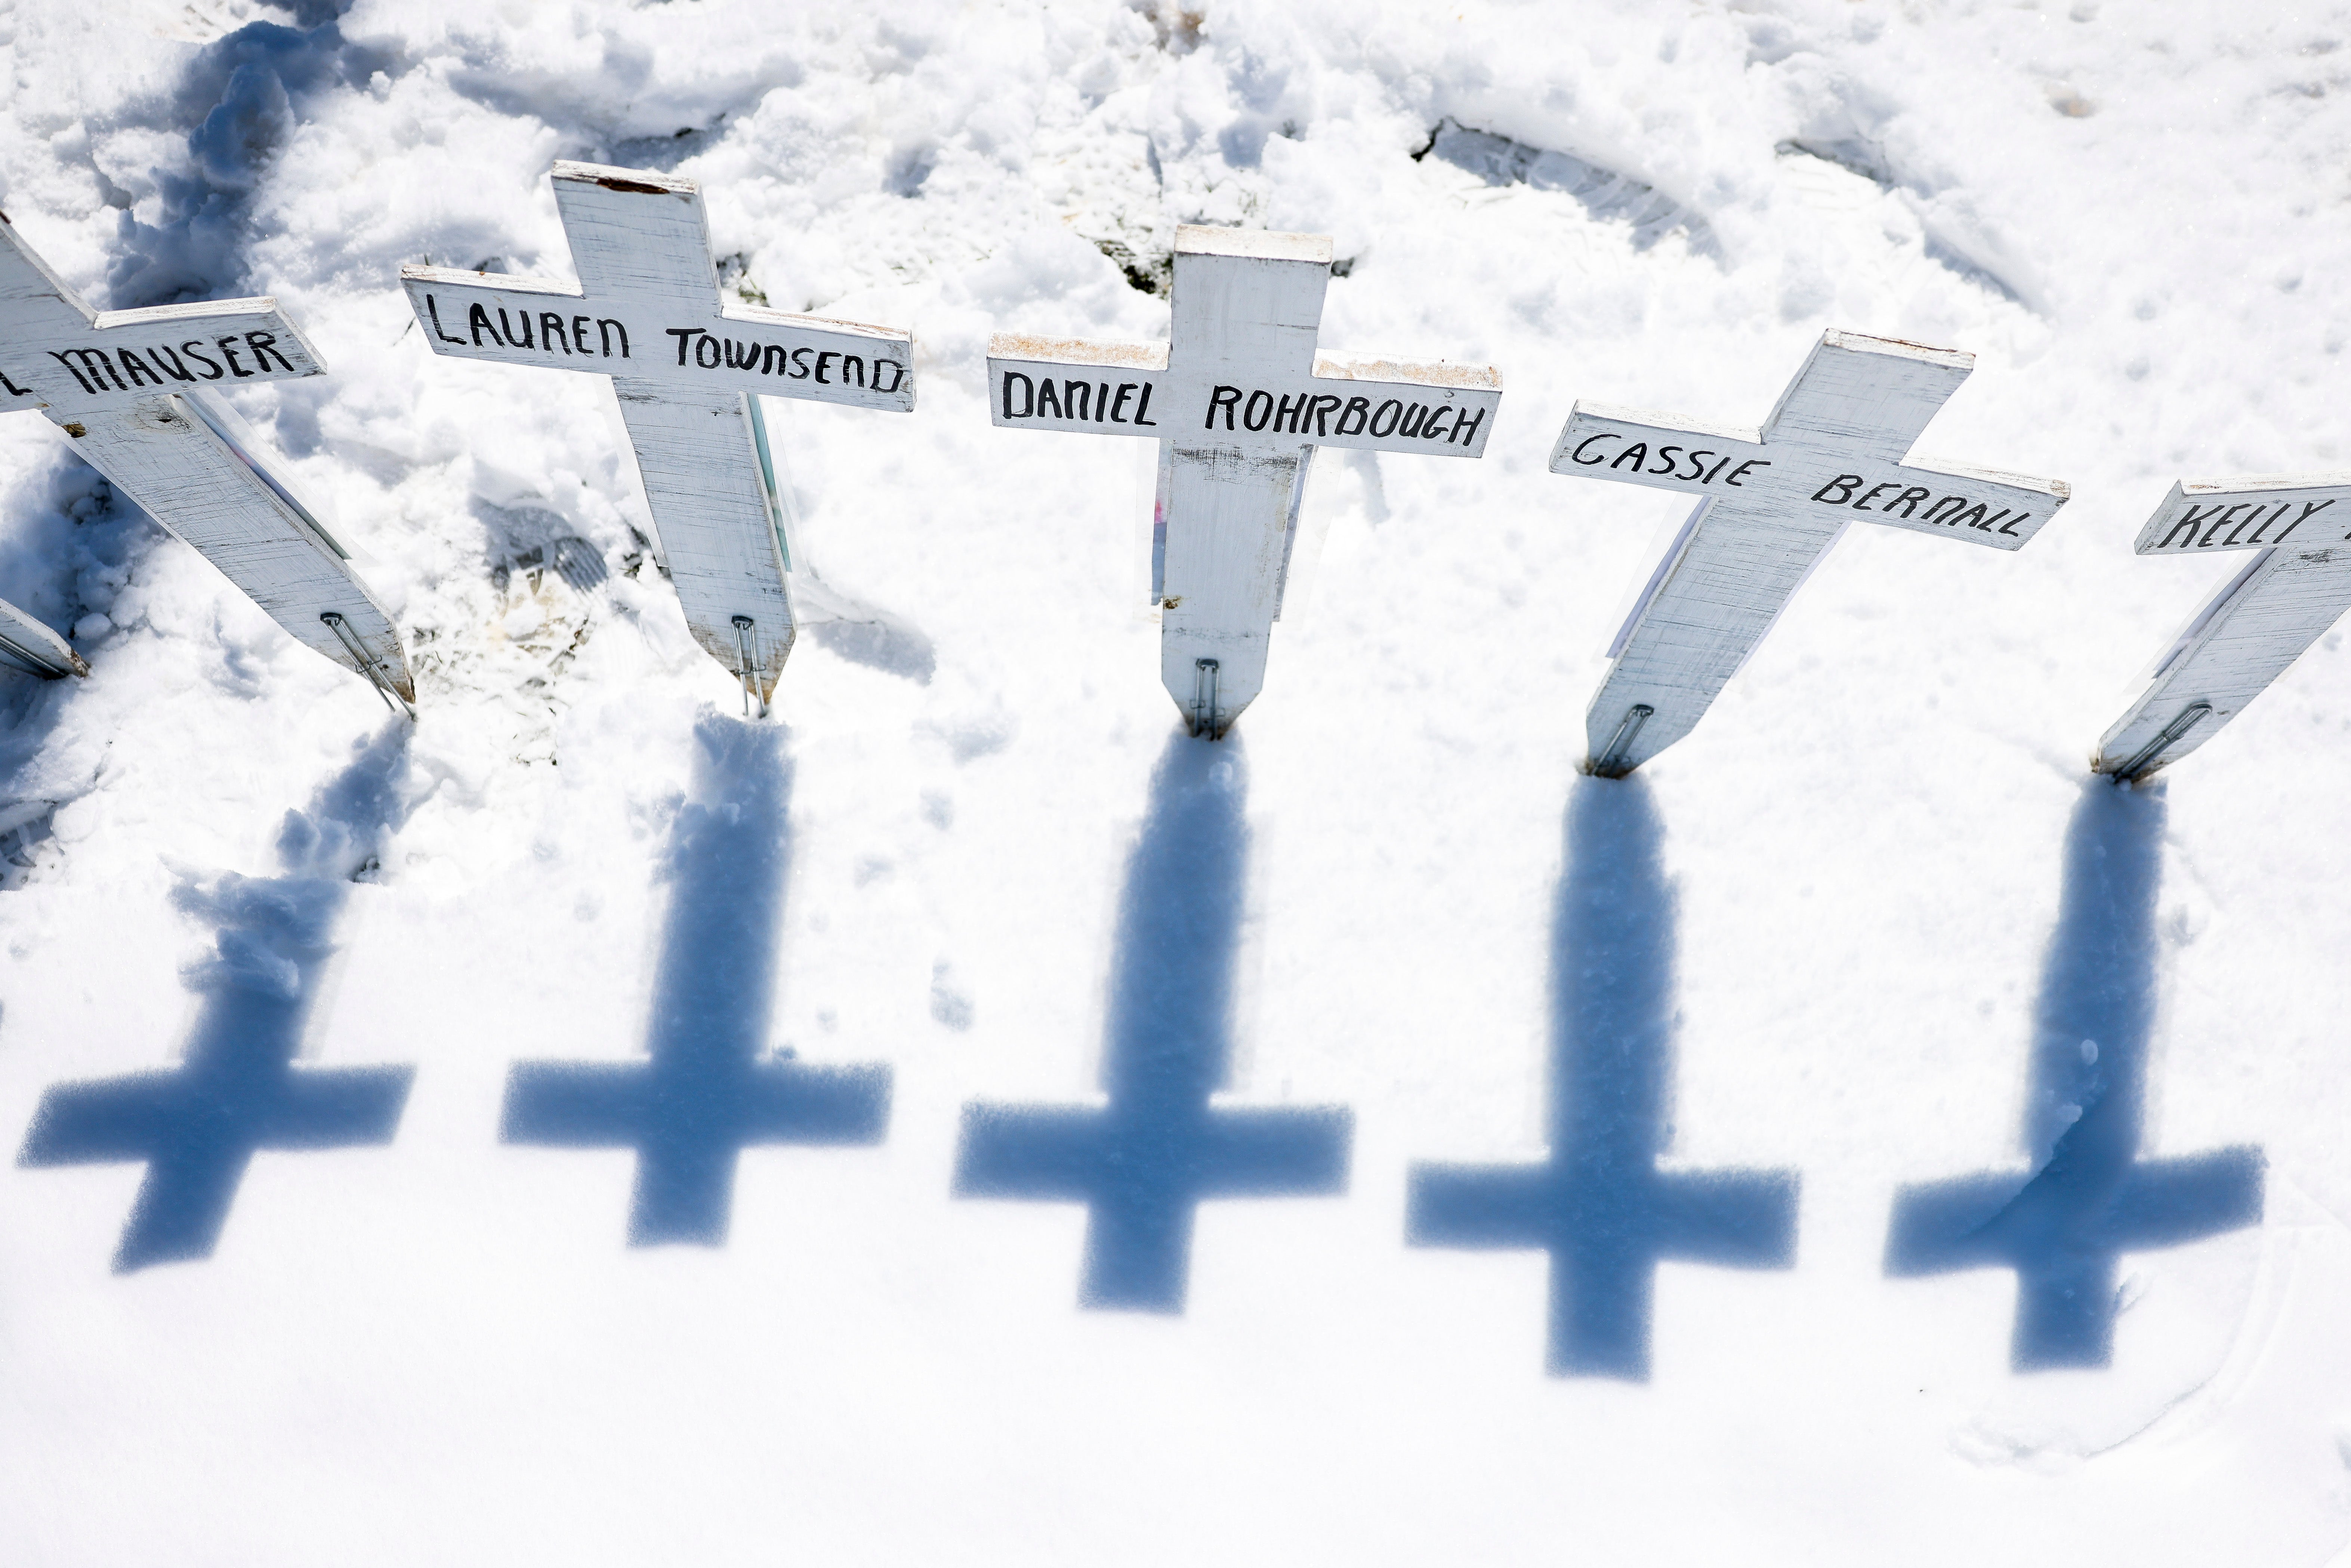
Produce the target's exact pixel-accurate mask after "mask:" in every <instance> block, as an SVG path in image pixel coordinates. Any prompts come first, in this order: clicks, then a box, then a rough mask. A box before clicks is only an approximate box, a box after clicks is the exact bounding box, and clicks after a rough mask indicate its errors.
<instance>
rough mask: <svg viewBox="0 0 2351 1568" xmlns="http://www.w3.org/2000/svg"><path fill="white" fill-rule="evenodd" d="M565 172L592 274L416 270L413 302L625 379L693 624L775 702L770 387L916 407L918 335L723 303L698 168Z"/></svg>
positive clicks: (640, 460)
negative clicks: (763, 409)
mask: <svg viewBox="0 0 2351 1568" xmlns="http://www.w3.org/2000/svg"><path fill="white" fill-rule="evenodd" d="M552 178H553V181H554V185H555V205H556V210H557V212H558V213H559V214H560V215H561V217H562V220H563V232H564V235H565V236H566V237H567V238H568V239H569V242H570V246H571V260H572V265H573V267H575V268H576V269H577V271H578V272H579V274H580V283H579V285H578V286H577V287H575V286H573V285H570V284H567V283H557V282H554V281H551V280H549V279H547V278H538V277H507V276H504V275H495V274H489V273H480V272H456V271H451V270H449V269H447V268H444V267H402V268H401V269H400V277H401V282H402V285H403V286H404V287H406V288H407V290H408V301H409V304H410V305H411V306H413V308H415V311H416V319H417V322H418V324H419V325H420V326H421V327H422V328H423V330H424V337H425V341H426V342H428V343H430V344H431V345H432V347H433V351H434V353H437V354H447V355H450V356H452V357H453V358H456V359H466V360H490V361H496V362H497V363H499V364H507V365H535V366H539V367H542V368H548V369H554V370H566V371H587V372H589V373H590V374H595V375H604V376H610V377H611V379H612V392H613V393H614V395H615V396H616V397H617V398H618V399H619V400H620V405H621V420H622V423H623V424H625V425H626V426H627V427H628V431H629V444H630V445H631V446H632V447H633V448H634V449H635V451H636V457H637V473H638V475H639V476H640V477H641V478H642V479H643V482H644V488H645V504H646V506H647V507H650V508H651V509H652V512H653V528H654V530H655V531H656V532H657V533H658V534H659V535H660V538H661V542H662V546H663V553H664V556H665V557H666V558H667V560H668V563H669V572H670V579H671V580H672V581H673V582H674V584H675V585H676V588H677V598H678V602H679V604H680V605H681V606H683V607H684V611H685V620H686V625H687V626H688V628H690V629H691V630H692V632H693V633H694V640H695V642H696V643H700V644H701V645H702V648H703V651H704V652H705V653H708V654H709V655H710V656H711V657H712V658H714V659H716V660H717V661H718V663H719V664H722V665H724V666H725V667H726V669H727V670H729V671H731V672H733V673H734V674H735V676H736V678H737V680H739V681H741V682H742V683H743V684H744V687H745V690H746V693H747V695H751V694H755V695H757V696H758V699H759V702H760V704H761V706H763V707H764V706H765V705H766V703H767V702H768V698H769V697H770V696H771V695H774V691H775V684H776V681H777V678H778V676H780V675H781V674H783V668H784V661H785V659H786V658H787V657H789V655H790V653H791V649H792V639H793V635H794V622H793V618H792V605H791V595H790V591H789V588H788V587H787V584H786V579H785V573H786V572H788V571H789V570H791V550H790V545H789V540H788V539H787V538H786V535H785V529H784V515H783V510H782V507H781V506H780V504H779V502H778V497H777V495H776V486H775V479H774V475H773V470H772V467H771V465H770V464H769V463H768V459H767V456H766V451H767V446H766V442H767V434H766V427H765V424H764V423H763V422H762V420H761V418H760V414H759V404H758V395H757V394H759V393H765V394H767V395H768V396H770V397H796V398H809V399H812V400H814V401H816V402H837V403H847V404H849V405H851V406H852V407H856V408H879V409H893V410H896V411H897V412H899V413H907V412H910V411H911V410H912V409H913V408H914V340H913V338H912V337H911V336H910V335H909V334H907V333H905V332H901V331H896V330H893V329H889V328H885V327H866V326H861V325H859V324H857V323H855V322H852V321H833V320H828V319H824V318H822V317H817V316H798V315H793V314H791V313H790V312H789V311H783V310H769V309H767V308H764V307H759V306H752V305H739V304H735V303H731V302H723V301H722V300H721V298H720V297H719V293H718V274H717V270H716V267H713V266H712V265H711V260H710V225H709V222H708V220H707V219H706V218H705V215H704V213H703V206H702V192H701V187H699V186H698V185H696V184H695V183H694V182H693V181H691V180H677V179H672V178H671V177H670V176H668V175H666V174H659V173H654V172H651V171H648V170H643V169H608V168H604V167H601V166H600V165H598V164H593V163H573V162H559V163H558V164H556V165H555V171H554V174H553V176H552Z"/></svg>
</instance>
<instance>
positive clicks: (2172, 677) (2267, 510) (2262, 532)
mask: <svg viewBox="0 0 2351 1568" xmlns="http://www.w3.org/2000/svg"><path fill="white" fill-rule="evenodd" d="M2338 503H2344V504H2343V505H2341V506H2340V507H2339V508H2338V506H2337V504H2338ZM2337 528H2341V529H2343V530H2344V531H2343V532H2341V533H2337V532H2335V529H2337ZM2346 541H2351V474H2301V475H2274V476H2265V477H2260V478H2249V479H2183V480H2181V481H2180V482H2179V483H2178V484H2176V485H2174V486H2172V487H2171V494H2170V495H2168V496H2167V497H2164V499H2163V505H2162V506H2160V507H2157V508H2156V512H2155V516H2154V517H2150V518H2148V519H2147V527H2145V528H2141V529H2140V530H2139V533H2138V540H2137V543H2136V544H2135V545H2133V546H2132V549H2135V550H2136V551H2137V553H2138V554H2140V555H2203V554H2206V553H2210V552H2224V551H2228V550H2254V551H2258V552H2259V553H2258V554H2256V555H2255V556H2254V557H2253V559H2252V560H2250V561H2247V562H2246V563H2245V566H2244V570H2241V571H2240V572H2238V573H2237V574H2236V575H2235V576H2234V577H2232V578H2231V579H2230V580H2228V582H2226V583H2224V584H2223V585H2222V586H2221V588H2220V591H2219V592H2217V593H2215V594H2213V595H2212V597H2211V598H2210V599H2208V600H2206V601H2204V603H2203V606H2202V607H2201V608H2200V609H2199V610H2198V611H2197V612H2196V613H2195V614H2194V615H2193V616H2192V617H2190V618H2189V622H2188V624H2187V626H2186V627H2185V628H2183V629H2182V630H2181V632H2179V635H2178V636H2176V637H2174V638H2173V639H2172V640H2171V643H2170V644H2169V645H2168V647H2166V648H2165V649H2164V651H2163V653H2162V654H2161V655H2160V656H2159V657H2158V659H2157V660H2156V662H2155V666H2154V669H2153V670H2152V672H2151V673H2150V674H2148V676H2147V685H2146V686H2145V688H2144V689H2142V690H2141V691H2140V693H2139V695H2138V697H2137V700H2136V701H2135V702H2133V703H2132V704H2131V706H2130V708H2129V710H2128V711H2127V712H2126V713H2125V714H2124V715H2123V716H2122V717H2121V718H2119V719H2117V720H2116V721H2115V724H2114V727H2112V728H2110V729H2108V730H2107V731H2106V733H2105V735H2104V736H2103V737H2100V738H2099V741H2098V755H2097V759H2096V761H2095V763H2094V764H2093V765H2092V766H2093V767H2095V768H2096V770H2097V771H2099V772H2101V773H2112V774H2116V775H2117V776H2119V777H2121V778H2125V779H2140V778H2144V777H2146V776H2147V774H2149V773H2152V772H2154V771H2155V770H2156V769H2157V768H2161V767H2163V766H2164V765H2165V764H2166V763H2170V762H2177V761H2179V759H2180V758H2183V757H2185V756H2187V755H2188V754H2189V752H2191V751H2193V750H2195V749H2196V748H2197V747H2199V746H2201V745H2203V744H2204V743H2205V742H2206V741H2208V740H2210V739H2211V738H2212V737H2214V736H2216V735H2218V734H2220V727H2221V726H2222V725H2225V724H2227V723H2228V722H2229V721H2230V720H2231V719H2232V718H2234V717H2236V716H2237V715H2238V714H2239V713H2240V712H2241V711H2242V710H2243V708H2244V706H2245V705H2246V704H2247V703H2249V702H2252V700H2253V699H2254V698H2255V697H2257V696H2259V695H2262V693H2263V692H2264V691H2267V690H2268V689H2269V686H2270V683H2272V682H2273V681H2274V680H2276V679H2277V678H2278V677H2279V676H2280V675H2282V674H2285V671H2286V666H2287V665H2289V664H2293V663H2294V660H2296V659H2297V658H2300V657H2301V656H2302V653H2303V650H2304V649H2306V648H2308V647H2309V646H2310V645H2311V644H2312V643H2315V642H2317V641H2318V639H2319V638H2320V637H2322V636H2323V635H2325V632H2326V629H2327V628H2328V627H2330V626H2332V625H2334V624H2335V622H2336V621H2337V620H2338V619H2340V618H2341V616H2342V614H2343V612H2344V611H2345V610H2346V609H2351V549H2345V544H2346Z"/></svg>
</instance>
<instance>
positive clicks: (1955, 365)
mask: <svg viewBox="0 0 2351 1568" xmlns="http://www.w3.org/2000/svg"><path fill="white" fill-rule="evenodd" d="M1974 362H1975V360H1974V357H1973V356H1972V355H1970V354H1962V353H1955V352H1951V351H1949V350H1942V349H1926V348H1920V347H1919V346H1918V345H1917V344H1915V343H1900V342H1895V341H1892V340H1887V339H1883V338H1865V337H1860V336H1857V335H1855V334H1854V333H1851V332H1830V333H1826V334H1824V335H1823V337H1822V339H1821V340H1820V342H1819V344H1818V345H1817V346H1815V347H1814V348H1813V352H1812V356H1811V357H1810V358H1809V359H1807V360H1806V361H1804V365H1803V368H1802V370H1800V371H1797V372H1796V379H1795V380H1794V381H1792V382H1790V383H1789V385H1788V390H1787V391H1786V392H1782V394H1781V396H1780V405H1779V407H1777V408H1775V409H1773V410H1772V411H1771V418H1770V419H1768V420H1766V421H1764V423H1763V427H1762V429H1761V430H1738V429H1731V428H1729V427H1724V426H1713V425H1703V424H1696V423H1688V422H1687V421H1683V420H1680V419H1677V418H1676V417H1674V416H1672V415H1668V414H1659V413H1648V412H1646V411H1644V410H1638V409H1621V408H1604V407H1601V406H1598V405H1595V404H1589V403H1583V402H1579V403H1577V404H1576V405H1575V408H1574V410H1573V412H1572V413H1570V414H1569V415H1568V420H1567V425H1566V428H1565V429H1563V430H1562V431H1561V433H1560V437H1559V444H1558V445H1557V446H1556V447H1554V448H1553V449H1552V459H1551V467H1552V473H1554V474H1582V475H1585V476H1590V477H1593V478H1600V479H1618V480H1624V481H1626V482H1628V483H1632V484H1637V485H1648V486H1656V487H1657V488H1659V489H1666V490H1682V491H1686V492H1687V493H1689V494H1692V495H1696V496H1699V497H1704V499H1702V500H1701V501H1700V502H1699V504H1698V509H1697V510H1695V511H1693V512H1692V513H1691V514H1690V516H1689V520H1688V521H1687V522H1686V523H1684V524H1683V525H1682V530H1681V534H1680V536H1679V537H1678V538H1676V539H1675V541H1674V543H1673V547H1672V548H1671V549H1669V550H1667V554H1666V558H1665V559H1664V561H1663V562H1661V563H1660V564H1659V566H1658V568H1657V570H1656V574H1655V575H1654V576H1652V577H1651V578H1650V580H1649V582H1648V585H1647V586H1646V589H1644V591H1642V594H1641V597H1640V600H1639V601H1638V602H1637V603H1636V604H1635V606H1634V610H1633V613H1632V615H1631V616H1630V617H1629V618H1628V619H1627V620H1626V621H1625V625H1624V627H1623V628H1622V629H1621V630H1619V631H1618V632H1617V633H1616V639H1615V642H1614V644H1613V645H1612V646H1611V647H1610V648H1609V650H1608V653H1609V657H1610V658H1611V659H1612V660H1613V661H1614V663H1613V664H1611V665H1610V667H1609V671H1608V676H1607V678H1606V680H1604V681H1603V682H1602V683H1601V686H1600V690H1599V691H1598V692H1597V693H1596V694H1594V695H1593V699H1592V706H1590V707H1589V708H1588V709H1587V710H1586V711H1585V714H1584V736H1585V739H1586V742H1587V744H1588V745H1589V746H1590V747H1591V753H1590V755H1591V758H1592V770H1593V772H1594V773H1598V774H1600V775H1602V776H1604V777H1606V778H1612V779H1613V778H1618V777H1621V776H1623V775H1624V774H1626V773H1629V772H1631V771H1632V770H1633V769H1634V768H1637V767H1639V766H1640V765H1641V764H1642V763H1644V762H1646V761H1647V760H1648V759H1649V758H1652V757H1655V756H1656V754H1657V753H1658V752H1660V751H1663V750H1664V749H1665V748H1666V747H1668V746H1671V745H1672V744H1673V743H1674V742H1675V741H1677V740H1679V739H1680V738H1681V737H1683V736H1685V735H1687V734H1688V733H1689V732H1690V730H1691V729H1692V728H1694V727H1696V726H1697V724H1698V720H1699V719H1700V718H1702V717H1704V716H1705V714H1706V710H1707V708H1708V706H1711V705H1712V704H1713V702H1714V699H1715V698H1716V697H1717V696H1718V695H1720V693H1721V691H1722V688H1723V686H1724V685H1727V684H1728V683H1729V680H1730V677H1731V676H1732V675H1734V674H1737V673H1738V671H1739V667H1740V665H1741V664H1745V663H1746V662H1747V657H1748V655H1749V654H1750V653H1752V652H1753V651H1754V649H1755V645H1756V644H1757V643H1761V641H1762V640H1763V636H1764V633H1766V632H1769V631H1770V630H1771V623H1772V622H1774V621H1776V620H1778V619H1779V616H1780V612H1781V611H1782V610H1783V609H1784V608H1786V606H1787V603H1788V600H1789V598H1790V597H1791V596H1792V595H1793V594H1794V592H1795V591H1796V590H1797V588H1798V587H1800V586H1801V585H1802V582H1803V580H1804V579H1805V577H1806V576H1807V575H1809V574H1810V573H1811V571H1812V570H1813V566H1814V565H1815V564H1816V563H1817V562H1818V561H1819V560H1820V559H1821V557H1822V556H1823V554H1825V553H1826V552H1827V550H1828V548H1829V546H1831V545H1832V544H1834V543H1835V542H1836V539H1837V536H1838V535H1839V534H1841V533H1843V532H1844V528H1845V525H1846V524H1847V523H1849V522H1850V521H1852V520H1853V518H1854V517H1856V516H1859V517H1866V518H1868V519H1869V520H1870V521H1871V522H1874V523H1883V524H1885V525H1886V526H1887V527H1889V528H1909V529H1912V530H1914V531H1916V532H1918V533H1925V534H1935V535H1938V536H1941V537H1943V538H1957V539H1965V540H1967V541H1968V542H1969V543H1970V544H1980V545H1990V546H1991V548H1992V549H2010V550H2012V549H2020V548H2022V545H2023V544H2024V541H2025V540H2027V539H2029V538H2032V536H2033V535H2034V534H2035V533H2038V532H2039V531H2040V529H2041V528H2042V525H2043V524H2044V523H2046V522H2048V520H2049V519H2050V518H2051V517H2053V516H2054V515H2055V513H2056V510H2057V508H2058V507H2060V506H2062V505H2064V500H2065V497H2066V496H2067V495H2068V494H2069V492H2068V491H2067V489H2066V486H2064V484H2063V483H2061V482H2059V481H2057V480H2053V479H2031V478H2026V477H2024V476H2021V475H2015V474H2000V473H1994V472H1992V471H1991V470H1988V469H1980V468H1968V467H1962V466H1960V465H1956V464H1951V463H1946V462H1942V461H1939V460H1937V459H1933V458H1927V457H1916V456H1906V455H1907V454H1908V453H1909V451H1910V446H1911V444H1912V443H1913V442H1915V441H1917V439H1918V435H1919V433H1920V432H1922V431H1923V430H1925V429H1926V427H1927V423H1928V421H1929V420H1931V419H1933V418H1934V417H1935V414H1936V412H1937V411H1938V410H1939V409H1940V408H1941V407H1942V406H1943V403H1944V402H1945V401H1946V400H1947V399H1949V397H1950V395H1951V394H1952V393H1953V392H1957V391H1958V390H1959V383H1960V382H1963V381H1965V380H1967V377H1968V371H1969V370H1970V367H1971V366H1972V365H1973V364H1974Z"/></svg>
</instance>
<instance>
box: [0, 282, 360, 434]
mask: <svg viewBox="0 0 2351 1568" xmlns="http://www.w3.org/2000/svg"><path fill="white" fill-rule="evenodd" d="M325 370H326V365H325V364H324V363H323V362H322V361H320V360H319V353H318V350H315V349H313V348H312V347H311V346H310V342H309V340H308V339H306V338H304V337H303V336H302V334H301V332H300V331H299V330H298V329H297V328H296V327H295V325H294V323H293V322H291V321H289V320H287V319H286V315H285V313H284V312H283V311H281V310H279V309H278V308H277V300H275V299H271V298H257V299H221V300H213V301H209V302H205V303H202V304H193V305H159V306H156V307H154V308H152V309H144V310H109V311H106V312H104V313H103V314H101V315H99V316H97V317H94V318H92V319H90V320H89V324H88V325H87V326H84V325H81V324H79V323H78V322H75V321H73V320H69V319H66V318H63V317H61V316H60V317H53V318H47V319H39V320H36V321H33V322H30V323H27V324H26V325H24V326H22V327H16V328H12V329H10V330H8V331H7V332H5V334H0V409H5V408H37V407H39V406H40V405H42V404H44V403H46V404H47V405H48V406H49V407H51V408H54V409H57V410H59V411H61V412H67V413H73V412H81V411H90V412H95V411H96V410H99V409H107V408H125V407H128V406H130V405H131V403H132V402H136V401H138V400H139V399H140V398H142V397H153V396H154V395H155V394H156V393H157V392H159V391H160V392H183V391H186V390H188V389H189V388H192V387H201V386H235V385H244V384H251V383H254V382H283V381H296V380H298V379H300V378H301V377H304V376H315V375H319V374H320V373H322V372H323V371H325Z"/></svg>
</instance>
